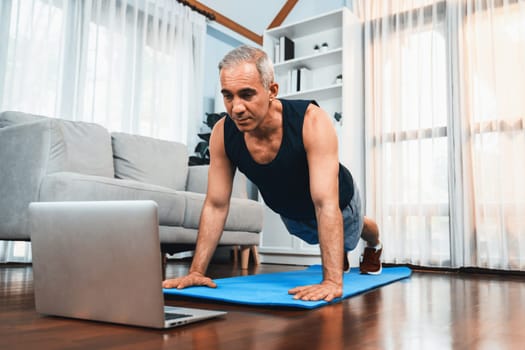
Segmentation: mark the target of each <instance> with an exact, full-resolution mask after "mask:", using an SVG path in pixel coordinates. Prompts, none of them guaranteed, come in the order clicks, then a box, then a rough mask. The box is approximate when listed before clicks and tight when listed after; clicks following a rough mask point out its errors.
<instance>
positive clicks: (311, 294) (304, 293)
mask: <svg viewBox="0 0 525 350" xmlns="http://www.w3.org/2000/svg"><path fill="white" fill-rule="evenodd" d="M288 294H294V297H293V298H294V299H300V300H305V301H318V300H324V301H332V300H334V299H335V298H339V297H341V296H342V295H343V287H342V285H340V284H337V283H335V282H332V281H323V282H321V283H320V284H312V285H310V286H302V287H295V288H292V289H290V290H289V291H288Z"/></svg>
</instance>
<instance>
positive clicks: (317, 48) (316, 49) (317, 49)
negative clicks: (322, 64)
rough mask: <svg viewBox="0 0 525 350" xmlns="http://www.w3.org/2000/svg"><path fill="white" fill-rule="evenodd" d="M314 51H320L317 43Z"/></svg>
mask: <svg viewBox="0 0 525 350" xmlns="http://www.w3.org/2000/svg"><path fill="white" fill-rule="evenodd" d="M314 53H319V45H317V44H315V46H314Z"/></svg>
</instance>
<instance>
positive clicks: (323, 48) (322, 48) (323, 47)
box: [321, 43, 328, 52]
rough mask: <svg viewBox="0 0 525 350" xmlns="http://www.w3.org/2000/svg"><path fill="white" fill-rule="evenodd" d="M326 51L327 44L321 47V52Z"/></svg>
mask: <svg viewBox="0 0 525 350" xmlns="http://www.w3.org/2000/svg"><path fill="white" fill-rule="evenodd" d="M326 51H328V43H323V44H322V45H321V52H326Z"/></svg>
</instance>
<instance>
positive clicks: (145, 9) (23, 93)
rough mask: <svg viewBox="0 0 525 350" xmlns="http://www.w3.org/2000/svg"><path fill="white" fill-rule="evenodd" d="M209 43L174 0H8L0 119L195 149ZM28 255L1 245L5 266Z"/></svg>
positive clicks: (1, 8)
mask: <svg viewBox="0 0 525 350" xmlns="http://www.w3.org/2000/svg"><path fill="white" fill-rule="evenodd" d="M205 35H206V20H205V18H204V17H203V16H202V15H200V14H198V13H196V12H194V11H192V10H191V9H190V8H188V7H186V6H183V5H181V4H179V3H178V2H177V1H176V0H155V1H153V0H2V1H0V111H3V110H18V111H23V112H28V113H35V114H42V115H46V116H50V117H60V118H64V119H70V120H82V121H88V122H95V123H98V124H102V125H104V126H105V127H107V128H108V129H109V130H110V131H122V132H128V133H133V134H140V135H144V136H152V137H157V138H162V139H166V140H173V141H179V142H182V143H185V144H186V145H188V149H189V150H193V148H194V146H195V143H196V142H197V137H196V135H197V133H198V131H199V128H200V126H201V125H202V120H203V79H204V77H203V69H204V67H203V62H204V53H203V50H204V41H205ZM190 153H191V152H190ZM17 247H18V248H17ZM21 247H23V243H21V242H18V243H13V242H11V243H6V242H4V243H2V242H0V261H2V260H16V261H20V259H21V260H24V259H25V260H27V259H29V258H30V257H29V255H28V254H27V253H22V251H28V249H27V247H26V248H21ZM17 249H18V250H17ZM16 252H18V253H19V254H21V255H23V256H25V258H20V259H18V254H15V253H16ZM13 254H15V256H14V255H13Z"/></svg>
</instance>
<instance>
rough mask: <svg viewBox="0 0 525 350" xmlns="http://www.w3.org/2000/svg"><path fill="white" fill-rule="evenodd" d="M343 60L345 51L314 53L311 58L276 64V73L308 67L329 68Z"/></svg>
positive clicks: (339, 49) (304, 57) (300, 58)
mask: <svg viewBox="0 0 525 350" xmlns="http://www.w3.org/2000/svg"><path fill="white" fill-rule="evenodd" d="M342 59H343V49H342V48H338V49H333V50H330V51H327V52H323V53H314V54H312V55H309V56H303V57H299V58H294V59H291V60H287V61H284V62H279V63H275V64H274V69H275V72H276V73H278V72H283V71H287V70H290V69H294V68H299V67H306V68H309V69H314V68H315V67H319V66H329V65H333V64H340V63H341V61H342Z"/></svg>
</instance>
